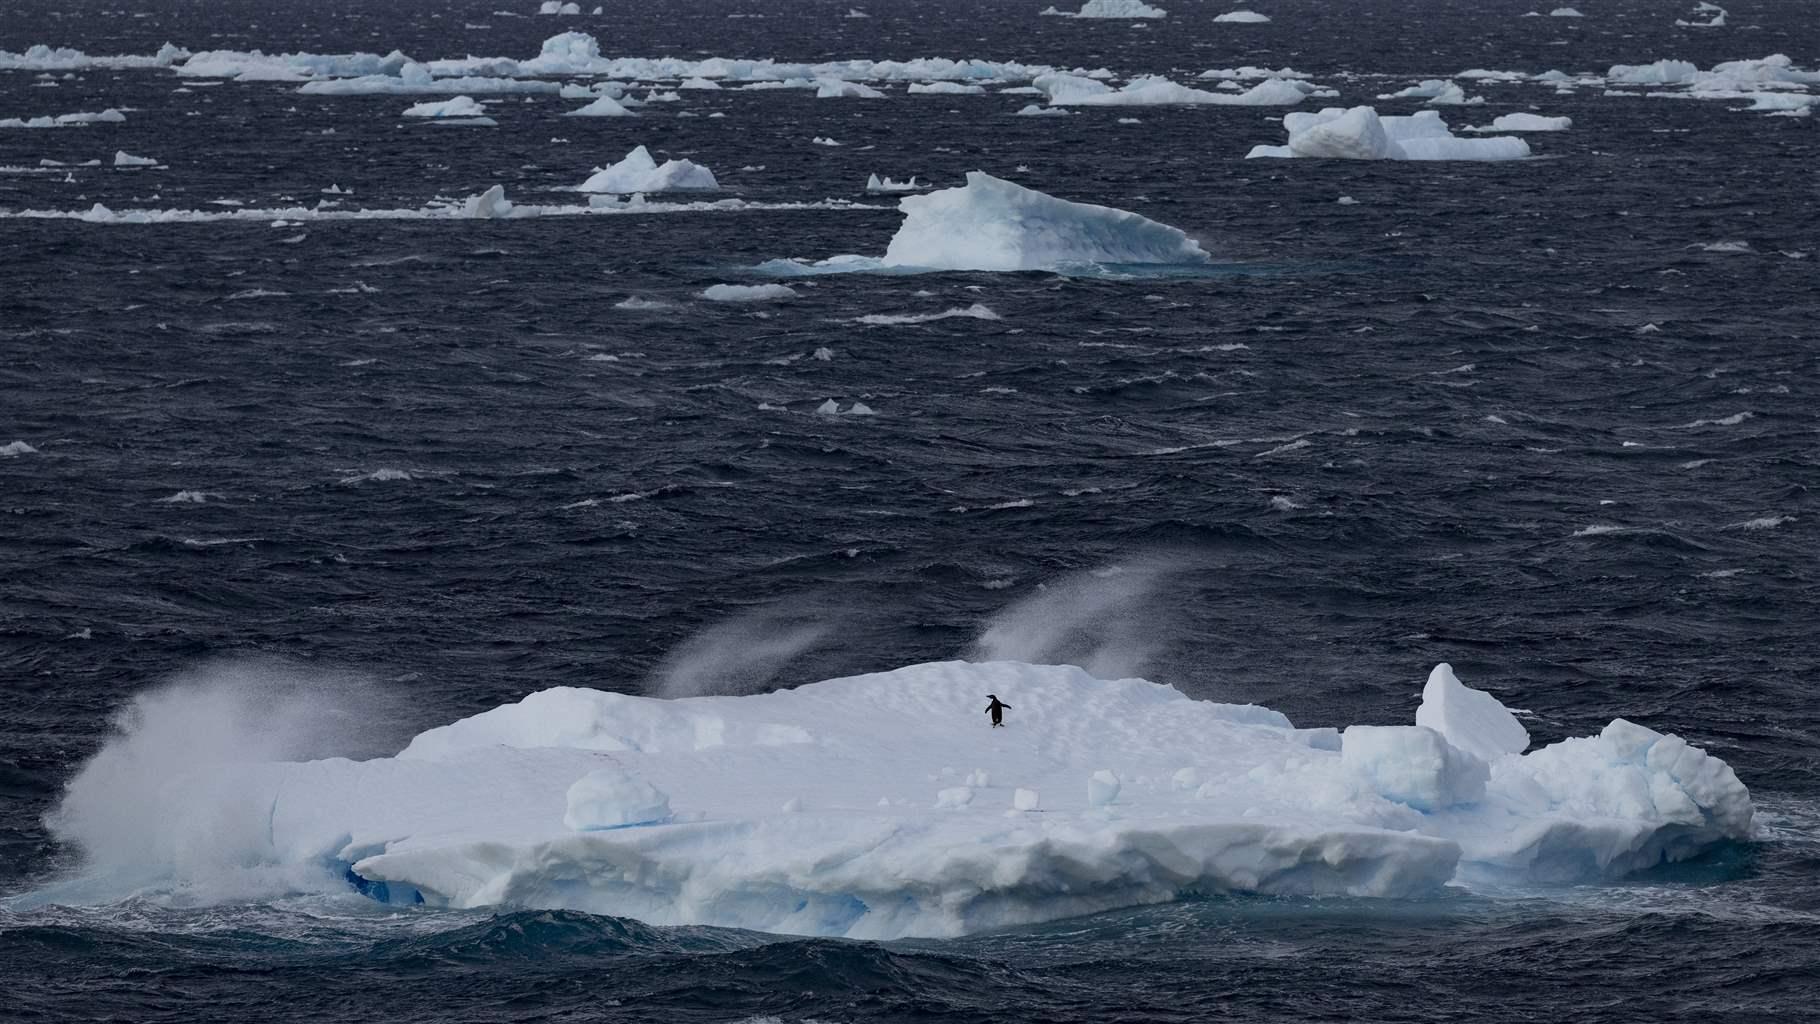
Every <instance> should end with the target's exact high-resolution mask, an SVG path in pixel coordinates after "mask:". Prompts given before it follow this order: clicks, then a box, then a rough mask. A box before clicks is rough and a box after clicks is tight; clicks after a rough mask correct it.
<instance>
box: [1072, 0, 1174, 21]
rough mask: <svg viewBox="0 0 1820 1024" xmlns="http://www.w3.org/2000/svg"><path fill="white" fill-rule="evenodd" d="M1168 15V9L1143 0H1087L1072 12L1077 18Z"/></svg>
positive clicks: (1154, 16) (1160, 16) (1155, 16)
mask: <svg viewBox="0 0 1820 1024" xmlns="http://www.w3.org/2000/svg"><path fill="white" fill-rule="evenodd" d="M1050 9H1051V10H1054V8H1050ZM1058 13H1059V12H1058ZM1168 15H1169V12H1168V11H1166V10H1164V9H1163V8H1161V7H1152V6H1150V5H1149V4H1147V3H1144V2H1143V0H1087V2H1086V3H1084V4H1082V5H1081V9H1080V10H1079V11H1076V12H1075V14H1074V16H1075V17H1077V18H1163V17H1167V16H1168Z"/></svg>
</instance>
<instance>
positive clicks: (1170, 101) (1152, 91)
mask: <svg viewBox="0 0 1820 1024" xmlns="http://www.w3.org/2000/svg"><path fill="white" fill-rule="evenodd" d="M1035 85H1036V87H1037V88H1039V89H1042V90H1043V91H1044V92H1045V93H1047V94H1048V95H1049V102H1050V104H1051V105H1053V106H1058V107H1061V106H1076V107H1154V106H1164V105H1180V104H1195V105H1217V106H1235V107H1268V106H1294V105H1295V104H1297V103H1300V102H1302V100H1303V99H1305V98H1306V97H1307V96H1308V94H1309V93H1310V92H1312V91H1313V90H1314V87H1313V86H1310V85H1306V84H1305V83H1300V82H1292V81H1285V80H1283V79H1279V78H1271V79H1266V80H1264V81H1262V82H1259V83H1258V84H1256V85H1254V86H1252V87H1251V88H1250V89H1247V90H1246V91H1244V92H1242V93H1239V94H1237V95H1234V94H1232V93H1224V92H1208V91H1207V90H1205V89H1191V88H1189V87H1188V86H1185V85H1178V84H1176V83H1175V82H1171V81H1170V80H1168V79H1166V78H1154V77H1153V78H1134V79H1132V80H1131V81H1130V82H1127V83H1126V84H1125V87H1124V88H1122V89H1117V90H1114V89H1111V88H1109V87H1108V86H1107V85H1106V84H1105V83H1104V82H1098V81H1095V80H1093V79H1091V78H1083V77H1081V76H1079V75H1044V76H1042V77H1040V78H1038V79H1037V80H1036V82H1035Z"/></svg>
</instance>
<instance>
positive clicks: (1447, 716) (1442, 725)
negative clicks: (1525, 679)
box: [1416, 663, 1529, 762]
mask: <svg viewBox="0 0 1820 1024" xmlns="http://www.w3.org/2000/svg"><path fill="white" fill-rule="evenodd" d="M1416 724H1417V725H1423V726H1427V727H1428V728H1430V729H1433V730H1434V731H1435V732H1438V733H1440V734H1441V735H1442V736H1444V737H1446V738H1447V742H1449V743H1451V744H1453V745H1454V746H1456V747H1458V748H1460V749H1461V750H1464V751H1466V752H1467V753H1468V754H1471V755H1473V756H1474V757H1476V758H1478V759H1479V760H1481V761H1486V762H1493V761H1496V760H1498V759H1499V758H1501V757H1503V756H1504V755H1506V754H1521V753H1522V752H1523V751H1524V750H1525V749H1526V748H1527V747H1528V746H1529V730H1527V729H1525V728H1523V724H1522V723H1521V722H1518V721H1517V716H1515V715H1513V714H1511V713H1510V710H1509V709H1508V708H1506V707H1505V706H1504V705H1503V704H1501V703H1499V702H1498V698H1496V697H1493V696H1492V695H1491V694H1489V693H1486V692H1485V691H1483V690H1475V689H1472V688H1471V687H1469V686H1467V685H1465V684H1464V683H1462V682H1460V680H1459V678H1458V677H1456V676H1455V675H1454V674H1453V666H1452V665H1448V664H1446V663H1442V664H1440V665H1436V666H1435V667H1434V671H1433V672H1430V673H1429V674H1428V685H1427V686H1425V687H1423V688H1422V705H1421V707H1418V708H1416Z"/></svg>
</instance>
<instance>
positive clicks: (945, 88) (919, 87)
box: [905, 82, 986, 96]
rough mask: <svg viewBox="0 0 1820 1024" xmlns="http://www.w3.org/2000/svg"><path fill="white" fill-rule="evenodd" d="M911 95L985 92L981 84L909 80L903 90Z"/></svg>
mask: <svg viewBox="0 0 1820 1024" xmlns="http://www.w3.org/2000/svg"><path fill="white" fill-rule="evenodd" d="M905 91H906V92H908V93H909V94H910V95H912V96H982V95H984V94H985V92H986V87H985V86H983V85H962V84H961V83H959V82H929V83H927V84H925V83H923V82H911V83H910V87H909V88H908V89H907V90H905Z"/></svg>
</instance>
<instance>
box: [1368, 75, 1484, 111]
mask: <svg viewBox="0 0 1820 1024" xmlns="http://www.w3.org/2000/svg"><path fill="white" fill-rule="evenodd" d="M1378 99H1381V100H1401V99H1422V100H1427V101H1428V102H1429V103H1430V104H1432V105H1434V106H1437V107H1457V106H1469V105H1470V106H1477V105H1478V104H1481V103H1484V102H1485V99H1484V97H1482V96H1472V97H1468V96H1467V95H1466V90H1464V89H1462V88H1460V87H1459V85H1458V84H1456V83H1454V82H1449V81H1448V80H1446V79H1445V78H1429V79H1425V80H1423V81H1421V82H1417V83H1416V84H1415V85H1412V86H1410V87H1408V88H1406V89H1399V90H1398V91H1396V92H1387V93H1380V94H1379V95H1378Z"/></svg>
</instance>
